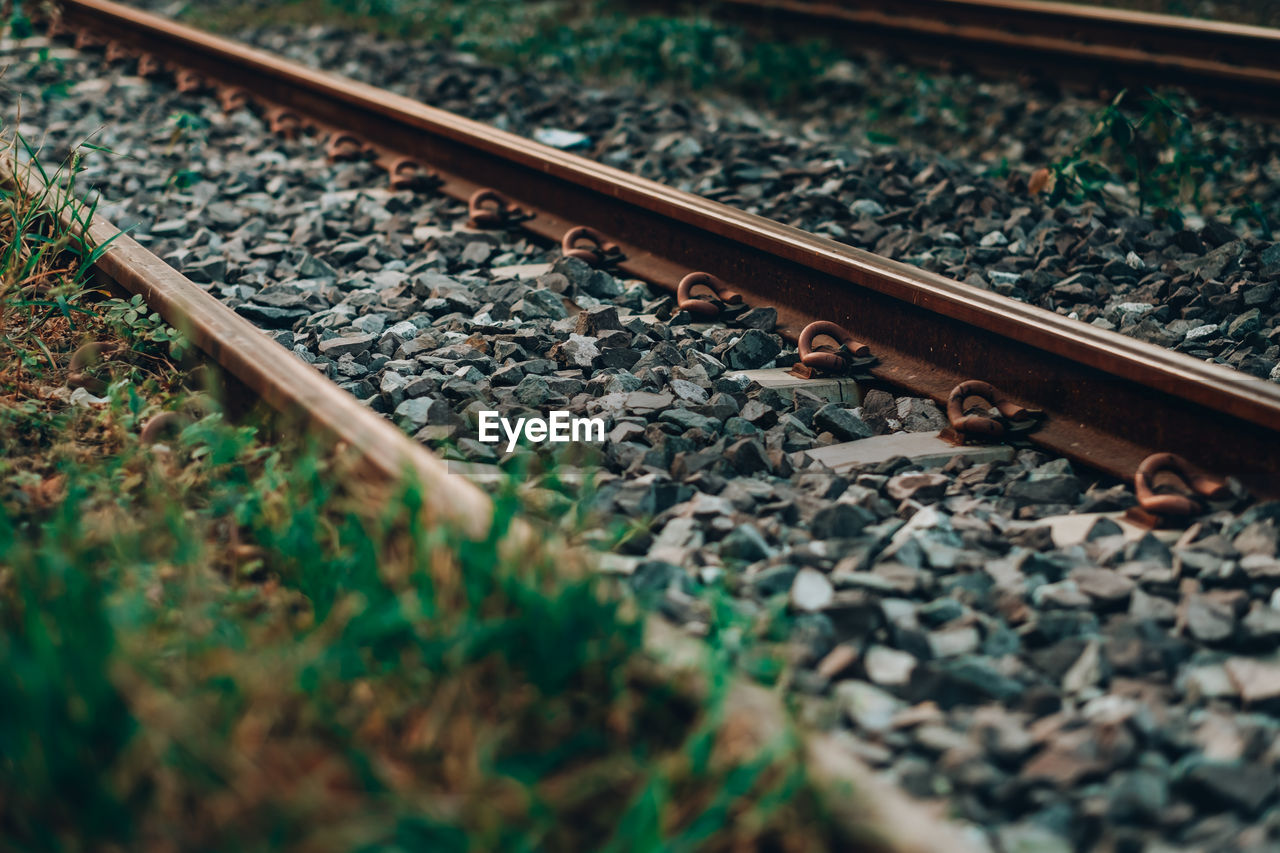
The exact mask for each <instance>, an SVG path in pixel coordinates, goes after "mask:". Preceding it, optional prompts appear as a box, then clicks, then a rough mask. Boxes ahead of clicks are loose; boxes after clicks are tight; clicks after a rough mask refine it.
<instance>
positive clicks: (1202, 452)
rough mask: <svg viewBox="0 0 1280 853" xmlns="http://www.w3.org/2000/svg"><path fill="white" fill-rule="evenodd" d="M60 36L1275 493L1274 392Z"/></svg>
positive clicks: (99, 17) (276, 84) (380, 94)
mask: <svg viewBox="0 0 1280 853" xmlns="http://www.w3.org/2000/svg"><path fill="white" fill-rule="evenodd" d="M63 10H64V18H63V21H64V24H65V26H67V27H69V28H71V29H76V30H80V31H82V32H84V33H87V34H89V35H91V36H93V37H94V38H96V39H100V40H102V41H113V42H116V43H117V45H123V46H124V47H126V48H128V49H131V50H134V51H138V52H143V53H145V54H147V55H148V56H150V57H152V58H153V59H155V60H158V61H160V62H162V63H165V64H167V65H168V66H169V67H171V68H173V69H174V70H186V71H192V72H196V73H198V74H200V75H203V76H204V77H206V78H207V79H208V80H210V81H217V82H218V83H220V84H222V85H223V86H228V87H233V88H234V89H236V90H239V91H240V92H242V93H245V94H246V96H247V97H248V98H249V99H250V100H252V101H254V102H256V103H257V104H258V105H259V106H260V107H264V108H267V109H275V110H281V109H283V110H286V111H292V112H293V113H295V114H296V115H298V116H303V117H305V119H306V120H307V122H309V123H311V124H312V125H314V126H315V127H317V128H319V129H321V130H327V131H329V132H332V133H343V134H348V133H350V134H356V135H357V136H358V137H359V138H360V139H362V140H364V141H366V142H368V143H369V144H370V145H371V146H372V147H373V148H374V149H375V150H376V152H377V154H378V158H379V161H380V162H381V163H383V164H384V165H386V166H387V167H388V168H389V169H390V168H391V164H393V163H395V162H396V161H397V160H400V159H401V158H404V157H411V158H413V159H415V160H416V161H418V162H419V163H421V164H423V165H424V166H426V167H428V168H430V169H431V170H432V171H433V172H435V173H436V175H437V176H438V177H439V178H440V179H441V181H442V184H441V186H440V190H441V191H443V192H445V193H447V194H449V195H451V196H454V197H457V198H463V199H465V198H467V197H469V196H470V195H471V194H472V193H473V192H474V191H475V190H477V189H479V188H482V187H496V188H498V189H500V190H501V191H502V192H503V193H504V194H505V195H507V196H508V197H510V198H511V199H512V200H513V201H515V202H516V203H517V204H519V205H521V206H522V207H523V208H524V209H525V210H527V211H530V212H532V213H534V214H535V216H534V217H533V218H532V219H530V220H528V221H526V222H524V223H523V224H522V227H523V228H525V229H526V230H528V231H529V232H531V233H533V234H535V235H538V236H539V237H541V238H544V239H547V240H550V241H555V242H559V241H560V239H561V237H562V236H563V235H564V233H565V231H567V230H568V229H569V228H571V227H574V226H578V225H589V226H591V227H594V228H595V229H597V230H598V231H600V232H602V233H603V234H605V235H607V236H608V237H609V238H610V239H611V240H615V241H616V242H617V243H618V244H619V245H620V247H621V249H622V251H623V252H625V254H626V256H627V259H626V260H625V261H623V262H622V263H621V265H620V269H621V271H622V272H624V273H626V274H628V275H632V276H635V277H638V278H642V279H645V280H647V281H650V282H653V283H655V284H657V285H660V286H663V287H665V288H669V289H671V290H672V291H674V290H675V289H676V286H677V283H678V282H679V281H680V279H681V278H683V277H684V276H685V275H686V274H687V273H689V272H690V271H693V270H702V271H706V272H710V273H712V274H714V275H716V276H718V277H719V278H721V279H723V280H724V281H725V282H727V283H728V285H729V286H731V287H732V288H733V289H734V290H736V291H738V292H739V293H741V294H742V295H743V296H744V298H745V300H746V301H747V302H748V303H751V304H756V305H772V306H774V307H776V308H777V309H778V313H779V318H780V321H781V323H780V326H781V331H782V332H783V333H784V334H786V335H788V336H789V337H791V338H792V339H793V340H794V339H795V338H796V336H797V335H798V333H799V331H800V329H802V328H803V327H804V326H805V325H807V324H808V323H809V322H811V321H814V320H830V321H834V322H836V323H838V324H840V325H841V326H844V327H845V328H847V329H849V330H850V331H851V332H853V333H854V334H855V335H856V337H857V338H858V339H859V340H861V341H864V342H865V343H867V344H869V345H870V347H871V349H872V351H873V352H874V354H875V355H876V356H877V357H878V359H879V360H878V363H877V364H876V366H875V367H874V368H872V371H871V372H872V374H873V376H874V378H875V380H877V381H879V382H883V383H885V384H887V385H890V386H893V387H896V388H900V389H904V390H906V391H908V392H911V393H915V394H920V395H924V396H928V397H931V398H933V399H934V400H936V401H938V402H940V403H944V404H945V401H946V400H947V398H948V395H949V394H950V391H951V389H952V388H954V387H955V386H956V385H958V384H959V383H961V382H963V381H965V380H969V379H982V380H985V381H987V382H990V383H992V384H993V385H995V386H997V387H999V388H1000V389H1002V390H1003V391H1005V392H1006V393H1007V394H1008V395H1009V396H1010V397H1011V398H1013V399H1014V400H1015V401H1016V402H1018V403H1019V404H1022V405H1024V406H1026V407H1028V408H1034V409H1041V410H1043V411H1045V412H1046V413H1047V415H1048V417H1047V420H1046V422H1045V423H1044V425H1043V426H1042V427H1041V428H1040V429H1038V430H1037V431H1035V432H1033V433H1031V434H1030V435H1029V440H1030V441H1031V442H1033V443H1034V444H1036V445H1038V446H1041V447H1043V448H1044V449H1046V450H1048V451H1051V452H1054V453H1060V454H1063V455H1065V456H1067V457H1069V458H1071V459H1073V460H1077V461H1080V462H1083V463H1085V464H1088V465H1090V466H1093V467H1095V468H1097V469H1099V470H1102V471H1104V472H1107V473H1109V474H1112V475H1114V476H1117V477H1121V478H1124V479H1129V478H1130V477H1132V476H1133V473H1134V471H1135V470H1136V469H1137V467H1138V465H1139V463H1140V462H1141V461H1142V459H1144V458H1145V457H1147V456H1148V455H1150V454H1151V453H1154V452H1173V453H1178V454H1180V455H1183V456H1185V457H1187V458H1188V459H1189V460H1191V461H1192V462H1194V463H1196V464H1197V465H1199V466H1201V467H1203V468H1205V469H1206V470H1208V471H1211V472H1214V473H1216V474H1221V475H1234V476H1236V477H1238V478H1240V480H1241V481H1242V482H1243V483H1245V485H1246V486H1248V487H1249V488H1250V489H1252V490H1253V491H1254V492H1255V493H1257V494H1260V495H1266V496H1280V452H1277V447H1280V444H1278V442H1280V386H1276V385H1274V384H1271V383H1268V382H1266V381H1263V380H1260V379H1255V378H1253V377H1250V376H1248V375H1245V374H1243V373H1239V372H1237V371H1234V370H1229V369H1226V368H1223V367H1220V366H1216V365H1211V364H1205V363H1203V362H1200V361H1197V360H1195V359H1192V358H1190V357H1188V356H1186V355H1183V354H1180V353H1175V352H1171V351H1169V350H1165V349H1161V348H1159V347H1156V346H1154V345H1151V344H1147V343H1144V342H1141V341H1136V340H1133V339H1131V338H1126V337H1124V336H1121V335H1118V334H1115V333H1113V332H1106V331H1102V330H1100V329H1097V328H1095V327H1093V326H1089V325H1086V324H1084V323H1080V322H1077V321H1073V320H1069V319H1067V318H1065V317H1061V316H1059V315H1057V314H1054V313H1052V312H1049V311H1045V310H1043V309H1040V308H1037V307H1034V306H1030V305H1025V304H1022V303H1019V302H1015V301H1012V300H1009V299H1006V298H1004V297H1000V296H997V295H995V294H992V293H989V292H987V291H984V290H980V289H978V288H975V287H971V286H969V285H965V284H961V283H958V282H955V281H951V280H949V279H946V278H943V277H941V276H938V275H935V274H932V273H928V272H925V271H923V270H920V269H917V268H914V267H911V266H908V265H906V264H902V263H898V262H895V261H891V260H888V259H885V258H881V257H878V256H876V255H872V254H870V253H867V252H864V251H860V250H858V249H854V248H851V247H849V246H846V245H843V244H840V243H836V242H834V241H831V240H827V239H824V238H821V237H816V236H814V235H812V234H807V233H804V232H802V231H799V230H797V229H795V228H791V227H788V226H785V225H781V224H779V223H776V222H772V221H770V220H767V219H764V218H762V217H759V216H754V215H751V214H748V213H743V212H741V211H738V210H734V209H732V208H729V207H726V206H725V205H722V204H718V203H715V202H712V201H708V200H706V199H703V198H699V197H697V196H694V195H691V194H689V193H685V192H681V191H678V190H674V189H671V188H669V187H665V186H662V185H659V184H657V183H654V182H652V181H649V180H645V179H642V178H638V177H635V176H633V175H629V174H627V173H625V172H622V171H620V170H618V169H614V168H611V167H608V166H604V165H601V164H599V163H595V162H593V161H591V160H587V159H585V158H582V157H578V156H574V155H571V154H566V153H564V152H561V151H557V150H555V149H551V148H548V147H546V146H543V145H540V144H538V143H535V142H532V141H529V140H526V139H523V138H520V137H517V136H514V135H512V134H509V133H505V132H502V131H499V130H495V129H494V128H491V127H488V126H486V125H483V124H480V123H479V122H475V121H471V120H468V119H464V118H461V117H459V116H456V115H453V114H450V113H447V112H444V111H442V110H438V109H434V108H432V107H430V106H427V105H424V104H421V103H418V102H416V101H413V100H410V99H408V98H405V97H402V96H399V95H395V94H393V93H390V92H386V91H383V90H380V89H377V88H374V87H372V86H368V85H365V84H362V83H357V82H354V81H351V80H348V79H345V78H341V77H337V76H334V75H330V74H326V73H324V72H320V71H316V70H313V69H310V68H307V67H304V66H302V65H299V64H297V63H294V62H290V61H288V60H285V59H282V58H280V57H277V56H274V55H271V54H269V53H266V52H263V51H259V50H256V49H252V48H249V47H246V46H244V45H241V44H238V43H236V42H233V41H230V40H227V39H223V38H220V37H216V36H213V35H210V34H207V33H204V32H200V31H198V30H195V29H192V28H190V27H185V26H183V25H180V24H177V23H174V22H172V21H169V20H167V19H163V18H160V17H157V16H154V15H150V14H147V13H144V12H141V11H138V10H135V9H130V8H127V7H123V6H120V5H118V4H114V3H111V2H107V0H65V2H64V3H63Z"/></svg>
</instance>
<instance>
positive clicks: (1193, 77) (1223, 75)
mask: <svg viewBox="0 0 1280 853" xmlns="http://www.w3.org/2000/svg"><path fill="white" fill-rule="evenodd" d="M720 4H721V6H722V7H724V8H727V9H730V10H731V11H732V12H733V14H734V15H735V17H743V16H745V20H746V21H748V22H754V23H756V24H763V25H768V26H769V27H770V28H771V29H777V28H782V29H783V30H786V29H792V30H796V29H798V30H800V31H803V32H809V33H821V34H824V35H827V36H838V37H839V38H840V39H841V40H844V41H848V40H853V41H857V42H860V43H864V44H874V45H876V46H880V47H893V48H895V49H900V50H902V51H904V52H906V53H909V54H912V55H918V56H921V57H925V58H931V59H932V60H934V61H937V60H938V59H940V58H947V59H950V58H954V57H957V56H959V57H960V58H962V59H965V60H967V61H971V62H974V64H977V65H999V66H1003V67H1006V68H1018V69H1027V68H1039V69H1041V70H1050V71H1053V72H1063V71H1065V72H1067V73H1068V74H1070V75H1073V76H1076V77H1081V76H1083V77H1085V78H1088V79H1089V80H1091V81H1092V82H1097V81H1099V80H1100V79H1106V78H1108V77H1111V78H1116V77H1117V76H1119V77H1120V78H1121V79H1120V82H1122V83H1124V84H1125V85H1133V84H1136V83H1147V84H1176V85H1180V86H1185V87H1187V88H1192V89H1196V90H1198V91H1201V92H1204V93H1206V94H1210V95H1213V96H1215V97H1216V98H1218V99H1223V100H1228V101H1231V102H1233V103H1237V104H1246V105H1249V106H1254V107H1268V106H1270V107H1274V105H1275V102H1276V99H1277V97H1280V63H1278V62H1277V56H1280V30H1277V29H1272V28H1269V27H1256V26H1247V25H1244V24H1233V23H1226V22H1222V21H1207V20H1200V19H1195V18H1183V17H1177V16H1174V15H1157V14H1151V13H1147V12H1135V11H1130V10H1127V9H1105V8H1101V7H1098V6H1084V5H1077V4H1072V3H1046V2H1037V0H889V2H886V0H852V2H832V0H720Z"/></svg>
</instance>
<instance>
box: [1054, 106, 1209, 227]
mask: <svg viewBox="0 0 1280 853" xmlns="http://www.w3.org/2000/svg"><path fill="white" fill-rule="evenodd" d="M1049 168H1050V171H1051V172H1052V174H1053V177H1054V181H1053V190H1052V193H1051V195H1050V202H1058V201H1064V200H1066V201H1082V200H1085V199H1095V200H1096V199H1099V198H1101V197H1102V195H1103V194H1104V192H1105V187H1106V186H1107V185H1108V184H1127V185H1129V186H1131V187H1133V189H1134V194H1135V195H1136V197H1137V201H1138V213H1139V214H1140V215H1142V214H1145V213H1146V212H1147V211H1148V210H1154V211H1156V212H1157V213H1159V214H1160V215H1161V216H1163V217H1166V218H1169V219H1172V220H1174V221H1178V220H1180V218H1181V216H1180V214H1179V212H1178V208H1179V206H1180V205H1181V204H1187V203H1189V204H1193V205H1198V204H1199V203H1200V201H1201V198H1200V187H1201V185H1202V184H1203V183H1204V181H1205V180H1207V179H1208V178H1210V177H1212V176H1213V175H1214V173H1215V168H1216V166H1215V162H1214V158H1213V156H1212V155H1211V154H1210V153H1209V151H1208V149H1207V147H1206V146H1205V145H1204V144H1203V140H1201V139H1200V138H1199V137H1198V135H1197V133H1196V131H1195V128H1194V127H1193V125H1192V123H1191V120H1190V118H1189V117H1188V116H1187V115H1186V112H1185V111H1184V110H1183V109H1182V108H1181V107H1180V105H1179V104H1178V103H1177V102H1176V101H1175V100H1174V99H1173V98H1172V97H1170V96H1165V95H1161V94H1159V93H1157V92H1155V91H1152V90H1150V89H1148V90H1147V91H1146V94H1145V96H1144V97H1143V98H1141V99H1135V98H1132V97H1130V95H1129V91H1128V90H1123V91H1121V92H1120V94H1118V95H1116V97H1115V98H1114V99H1113V100H1112V101H1111V103H1110V104H1108V105H1107V106H1106V107H1105V108H1104V109H1103V110H1102V111H1101V112H1100V113H1099V114H1098V115H1097V117H1096V118H1095V121H1094V125H1093V129H1092V130H1091V131H1090V133H1089V134H1088V135H1087V136H1086V137H1085V138H1084V139H1083V140H1081V141H1080V142H1078V143H1077V144H1076V145H1075V146H1074V147H1073V148H1072V150H1071V151H1070V152H1069V153H1068V154H1066V155H1065V156H1063V157H1062V158H1060V159H1058V160H1057V161H1055V162H1054V163H1052V164H1051V165H1050V167H1049Z"/></svg>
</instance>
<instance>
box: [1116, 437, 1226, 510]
mask: <svg viewBox="0 0 1280 853" xmlns="http://www.w3.org/2000/svg"><path fill="white" fill-rule="evenodd" d="M1133 490H1134V493H1135V494H1136V495H1137V497H1138V507H1139V508H1140V509H1142V510H1143V511H1144V512H1147V513H1149V514H1151V515H1154V516H1179V517H1186V516H1192V515H1199V514H1200V513H1201V512H1203V511H1204V508H1205V503H1206V502H1207V501H1214V500H1221V499H1223V498H1226V497H1229V496H1230V494H1231V492H1230V489H1229V488H1228V487H1227V483H1226V481H1225V480H1221V479H1219V478H1217V477H1213V476H1210V475H1208V474H1204V473H1201V472H1199V471H1197V470H1196V469H1195V468H1193V467H1192V465H1191V463H1190V462H1188V461H1187V460H1186V459H1183V458H1182V457H1181V456H1178V455H1177V454H1175V453H1154V454H1152V455H1151V456H1148V457H1147V458H1146V459H1143V460H1142V464H1140V465H1139V466H1138V470H1137V472H1136V473H1135V474H1134V475H1133Z"/></svg>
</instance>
